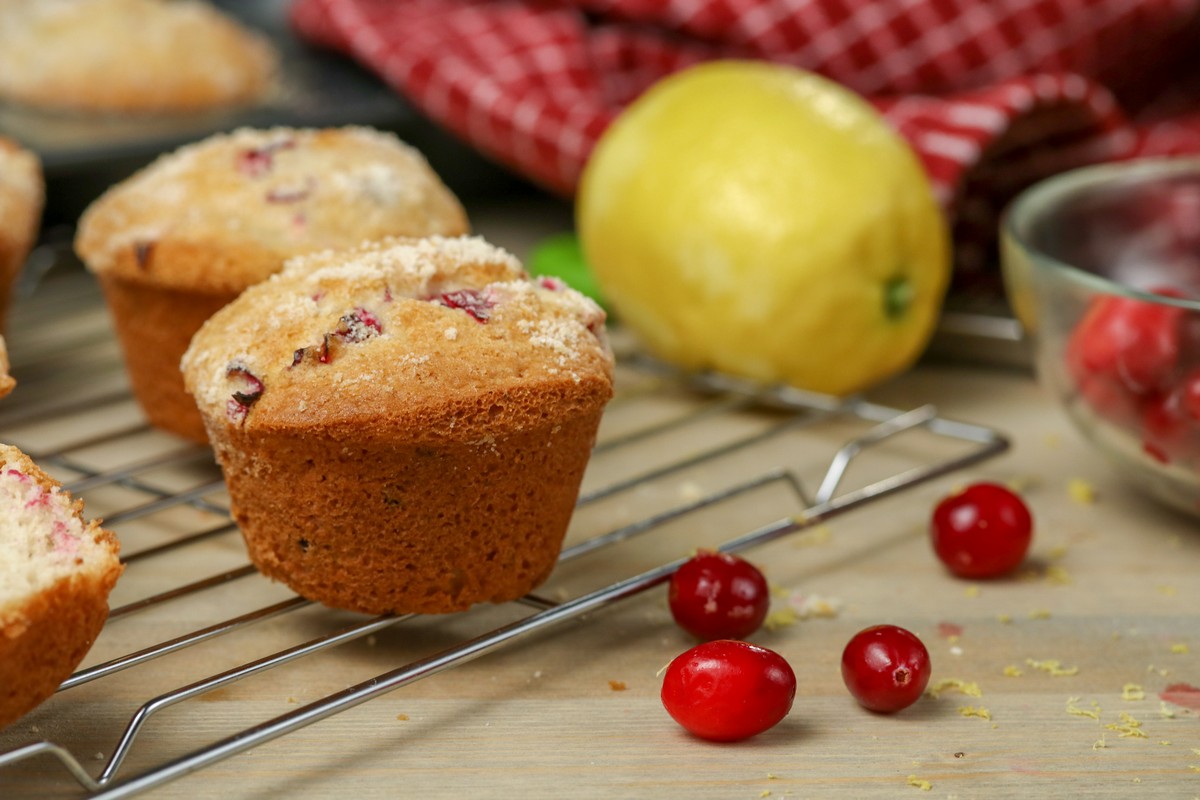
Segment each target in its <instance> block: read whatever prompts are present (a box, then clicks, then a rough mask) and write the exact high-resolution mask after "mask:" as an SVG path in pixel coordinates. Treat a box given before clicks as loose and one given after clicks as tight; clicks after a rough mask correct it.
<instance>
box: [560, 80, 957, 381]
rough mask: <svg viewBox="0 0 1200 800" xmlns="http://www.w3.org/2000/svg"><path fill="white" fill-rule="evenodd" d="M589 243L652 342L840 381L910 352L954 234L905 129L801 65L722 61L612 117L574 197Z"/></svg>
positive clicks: (777, 377) (685, 356)
mask: <svg viewBox="0 0 1200 800" xmlns="http://www.w3.org/2000/svg"><path fill="white" fill-rule="evenodd" d="M576 223H577V228H578V232H579V238H580V242H581V244H582V246H583V251H584V255H585V257H586V259H587V261H588V263H589V264H590V266H591V268H592V270H593V271H594V273H595V277H596V280H597V281H598V283H599V284H600V289H601V291H602V292H603V293H604V295H605V296H606V297H607V298H608V300H609V301H610V302H611V304H612V307H613V309H614V311H615V313H616V315H617V317H618V319H619V320H621V321H622V322H623V323H624V324H625V325H626V326H628V327H629V328H630V329H631V330H632V331H633V332H634V333H635V334H636V335H637V336H638V337H639V338H640V339H641V341H642V342H643V343H644V344H645V345H646V347H647V348H648V349H649V350H650V351H651V352H653V353H655V354H657V355H658V356H660V357H662V358H664V359H667V360H669V361H673V362H675V363H677V364H679V365H681V366H684V367H687V368H691V369H716V370H720V371H723V372H727V373H730V374H733V375H740V376H743V377H749V378H752V379H755V380H759V381H764V382H772V383H773V382H783V383H789V384H792V385H794V386H799V387H801V388H805V389H809V390H813V391H818V392H826V393H830V394H838V395H844V394H849V393H852V392H857V391H859V390H862V389H865V388H868V387H870V386H872V385H874V384H877V383H879V382H880V381H882V380H884V379H885V378H888V377H890V376H892V375H895V374H896V373H898V372H900V371H902V370H904V369H906V368H907V367H909V366H911V364H912V363H913V362H914V361H915V360H916V359H917V357H918V356H919V355H920V354H921V352H922V351H923V350H924V348H925V346H926V345H927V344H928V341H929V338H930V336H931V335H932V332H933V329H934V326H935V324H936V322H937V318H938V314H939V311H940V309H941V304H942V300H943V298H944V295H945V291H946V285H947V283H948V280H949V273H950V266H949V250H950V247H949V237H948V233H947V229H946V223H945V220H944V218H943V216H942V214H941V212H940V210H939V208H938V206H937V204H936V202H935V200H934V198H933V194H932V191H931V189H930V185H929V182H928V179H927V177H926V175H925V173H924V171H923V170H922V168H921V165H920V163H919V162H918V161H917V159H916V157H915V155H914V153H913V152H912V150H911V149H910V148H909V146H908V145H907V143H906V142H904V140H903V139H901V138H900V137H899V136H898V135H897V134H896V133H894V132H893V131H892V130H891V128H889V127H888V125H887V123H886V122H885V121H884V120H883V119H882V118H881V117H880V116H879V115H878V113H876V112H875V110H874V109H873V108H871V106H870V105H869V104H867V103H866V102H865V101H864V100H862V99H861V98H860V97H858V96H857V95H855V94H853V93H852V92H850V91H848V90H846V89H844V88H842V87H840V86H839V85H837V84H835V83H832V82H831V81H828V80H826V79H824V78H822V77H820V76H817V75H814V74H812V73H808V72H804V71H801V70H797V69H794V68H791V67H784V66H778V65H773V64H768V63H765V62H747V61H716V62H709V63H706V64H702V65H700V66H696V67H692V68H690V69H687V70H684V71H682V72H679V73H676V74H674V75H672V76H669V77H667V78H665V79H664V80H662V81H660V82H659V83H657V84H655V85H654V86H652V87H651V88H650V89H649V90H648V91H647V92H646V93H645V94H643V95H642V96H641V97H639V98H638V99H637V100H636V101H635V102H634V103H633V104H632V105H630V106H629V107H628V108H627V109H626V110H625V111H624V112H622V114H621V115H620V116H619V117H618V118H617V119H616V120H614V121H613V123H612V125H611V126H610V127H609V128H608V129H607V130H606V131H605V133H604V134H603V135H602V137H601V138H600V141H599V142H598V143H597V145H596V148H595V150H594V151H593V153H592V155H591V157H590V158H589V160H588V163H587V165H586V166H585V168H584V173H583V177H582V180H581V184H580V188H579V192H578V195H577V197H576Z"/></svg>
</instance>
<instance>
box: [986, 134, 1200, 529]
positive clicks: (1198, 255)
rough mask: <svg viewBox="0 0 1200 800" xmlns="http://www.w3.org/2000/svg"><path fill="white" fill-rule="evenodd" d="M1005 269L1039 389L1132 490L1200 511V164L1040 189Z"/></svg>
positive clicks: (1006, 248)
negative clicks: (1046, 392) (1056, 403)
mask: <svg viewBox="0 0 1200 800" xmlns="http://www.w3.org/2000/svg"><path fill="white" fill-rule="evenodd" d="M1001 264H1002V267H1003V271H1004V281H1005V286H1006V289H1007V293H1008V298H1009V300H1010V302H1011V304H1012V306H1013V310H1014V312H1015V313H1016V315H1017V317H1018V319H1020V321H1021V323H1022V326H1023V327H1024V329H1025V332H1026V334H1027V335H1028V338H1029V340H1030V341H1031V343H1032V345H1033V352H1034V357H1035V363H1036V368H1037V373H1038V378H1039V381H1040V382H1041V383H1043V384H1044V385H1045V386H1046V387H1047V388H1048V389H1049V390H1050V391H1051V392H1052V393H1053V395H1054V396H1055V398H1057V399H1058V400H1059V402H1061V404H1062V406H1063V408H1064V409H1065V410H1066V413H1067V416H1068V417H1069V418H1070V419H1071V421H1072V422H1073V423H1074V424H1075V425H1076V427H1077V428H1078V429H1079V430H1080V431H1081V432H1082V434H1083V436H1084V437H1085V438H1086V439H1087V441H1089V442H1090V443H1091V444H1092V445H1094V446H1095V447H1096V448H1097V450H1099V451H1100V452H1101V453H1103V454H1104V455H1105V456H1106V457H1107V458H1108V460H1109V461H1110V462H1112V464H1113V465H1114V467H1115V468H1116V470H1117V471H1118V472H1119V474H1120V475H1121V476H1122V477H1123V478H1124V479H1125V481H1126V482H1127V483H1129V484H1131V485H1133V486H1135V487H1137V488H1139V489H1140V490H1142V491H1143V492H1144V493H1146V494H1148V495H1150V496H1152V497H1155V498H1157V499H1158V500H1161V501H1163V502H1165V503H1167V504H1168V505H1170V506H1173V507H1174V508H1177V509H1180V510H1183V511H1185V512H1188V513H1191V514H1194V515H1200V159H1196V158H1174V159H1142V160H1134V161H1125V162H1119V163H1114V164H1104V165H1099V166H1093V167H1085V168H1082V169H1077V170H1073V171H1071V172H1066V173H1063V174H1061V175H1057V176H1054V177H1052V178H1049V179H1046V180H1044V181H1042V182H1040V183H1038V184H1035V185H1034V186H1032V187H1030V188H1028V189H1026V190H1025V191H1024V192H1022V193H1021V194H1020V195H1019V196H1018V197H1017V198H1016V199H1015V200H1014V201H1013V203H1012V204H1011V205H1010V206H1009V208H1008V209H1007V210H1006V212H1005V215H1004V220H1003V223H1002V228H1001Z"/></svg>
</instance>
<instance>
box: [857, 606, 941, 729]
mask: <svg viewBox="0 0 1200 800" xmlns="http://www.w3.org/2000/svg"><path fill="white" fill-rule="evenodd" d="M929 673H930V665H929V651H928V650H926V649H925V645H924V644H922V643H921V640H920V639H918V638H917V637H916V635H914V634H913V633H911V632H909V631H907V630H905V629H904V628H900V627H897V626H895V625H875V626H873V627H870V628H866V629H864V630H861V631H859V632H858V633H857V634H855V636H854V638H852V639H851V640H850V642H849V643H848V644H847V645H846V649H845V650H843V651H842V680H844V681H845V682H846V688H847V689H849V690H850V694H852V695H853V696H854V699H855V700H857V701H858V702H859V704H860V705H861V706H863V707H864V708H867V709H869V710H871V711H878V712H880V713H884V714H890V713H892V712H895V711H900V710H901V709H904V708H908V707H909V706H911V705H912V704H913V703H915V702H917V700H918V699H919V698H920V697H921V694H922V693H923V692H924V691H925V687H926V686H927V685H928V684H929Z"/></svg>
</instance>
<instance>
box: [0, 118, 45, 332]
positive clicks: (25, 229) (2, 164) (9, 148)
mask: <svg viewBox="0 0 1200 800" xmlns="http://www.w3.org/2000/svg"><path fill="white" fill-rule="evenodd" d="M45 195H46V189H45V184H44V182H43V178H42V167H41V162H40V161H39V160H38V157H37V156H36V155H34V154H33V153H32V152H30V151H29V150H26V149H25V148H23V147H21V146H20V145H18V144H17V143H16V142H14V141H12V140H10V139H5V138H4V137H2V136H0V220H3V225H0V332H3V331H4V330H5V329H6V326H7V319H8V311H9V306H10V305H11V304H12V291H13V284H14V283H16V280H17V277H18V276H19V275H20V273H21V267H22V266H23V265H24V264H25V259H26V257H27V256H28V255H29V251H30V250H31V249H32V248H33V244H34V242H36V241H37V235H38V228H39V225H40V223H41V219H42V207H43V205H44V204H45V199H46V197H45Z"/></svg>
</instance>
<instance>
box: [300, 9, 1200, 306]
mask: <svg viewBox="0 0 1200 800" xmlns="http://www.w3.org/2000/svg"><path fill="white" fill-rule="evenodd" d="M291 9H292V21H293V23H294V25H295V27H296V29H297V30H298V31H299V32H300V33H301V35H303V36H304V37H306V38H307V39H309V40H311V41H313V42H315V43H318V44H321V45H324V46H327V47H331V48H334V49H337V50H341V51H344V52H346V53H348V54H350V55H351V56H353V57H354V58H355V59H357V60H358V61H360V62H361V63H363V64H364V65H366V66H367V67H369V68H371V69H373V70H374V71H376V72H377V73H378V74H379V75H381V76H382V77H383V78H384V79H385V80H386V81H387V82H388V83H389V84H390V85H392V86H393V87H395V88H396V90H397V91H399V92H401V93H402V94H403V95H404V96H405V97H406V98H407V99H408V100H409V101H410V102H411V103H413V104H414V105H415V106H416V107H417V108H418V109H420V110H421V111H422V112H423V113H425V114H426V115H427V116H429V117H430V118H431V119H433V120H435V121H436V122H437V123H439V124H440V125H442V126H444V127H445V128H447V129H449V130H450V131H453V132H454V133H455V134H457V135H458V136H460V137H462V138H463V139H465V140H467V141H468V142H469V143H471V144H472V145H473V146H475V147H476V148H478V149H479V150H480V151H482V152H484V153H486V154H488V155H489V156H491V157H492V158H494V159H496V160H497V161H499V162H501V163H503V164H506V165H508V166H509V167H511V168H512V169H514V170H516V171H517V172H519V173H521V174H523V175H525V176H526V177H528V178H530V179H532V180H533V181H535V182H537V183H539V184H541V185H543V186H545V187H547V188H549V189H551V190H554V191H556V192H558V193H561V194H563V195H566V196H570V194H571V193H572V192H573V191H574V188H575V186H576V182H577V180H578V178H579V174H580V171H581V170H582V168H583V164H584V162H585V160H586V158H587V156H588V153H589V152H590V150H591V147H592V146H593V144H595V142H596V140H597V138H598V137H599V136H600V134H601V133H602V132H603V130H604V128H605V126H606V125H607V124H608V123H609V122H610V121H611V120H612V119H613V117H614V116H615V115H616V114H617V113H619V112H620V110H621V109H622V108H623V107H624V106H625V105H626V104H628V103H629V102H630V101H631V100H632V99H633V98H635V97H637V95H638V94H639V93H640V92H642V91H643V90H645V89H646V88H647V87H648V86H649V85H650V84H652V83H653V82H654V81H656V80H658V79H659V78H661V77H663V76H664V75H667V74H668V73H670V72H673V71H675V70H678V69H680V68H683V67H685V66H687V65H689V64H693V63H696V62H698V61H702V60H707V59H713V58H758V59H766V60H771V61H776V62H780V63H786V64H791V65H794V66H798V67H802V68H805V69H809V70H813V71H815V72H819V73H821V74H823V75H825V76H827V77H830V78H832V79H833V80H836V81H838V82H840V83H842V84H844V85H845V86H847V87H849V88H851V89H853V90H855V91H857V92H859V93H861V94H862V95H864V96H865V97H867V98H868V99H869V100H870V101H871V102H872V103H873V104H874V105H875V107H876V108H878V109H879V110H880V111H881V112H882V114H883V115H884V116H885V117H886V118H887V120H888V121H889V122H890V123H891V124H892V125H893V126H895V128H896V129H897V130H898V131H899V132H900V133H901V135H903V136H904V137H905V138H906V139H907V140H908V142H909V143H910V144H911V145H912V146H913V148H914V149H915V151H916V152H917V154H918V155H919V156H920V158H921V160H922V162H923V163H924V165H925V168H926V170H927V172H928V173H929V176H930V178H931V179H932V181H933V185H934V188H935V191H936V192H937V195H938V197H939V199H940V201H941V202H942V204H943V206H944V208H945V209H946V211H947V213H948V214H949V215H950V217H951V218H952V219H953V221H954V226H955V227H954V230H955V240H956V245H957V247H956V262H957V267H958V271H959V276H958V277H959V280H960V283H963V282H965V283H967V284H969V283H970V276H971V275H972V274H983V273H985V272H987V269H986V268H987V264H988V262H989V261H990V260H991V257H990V246H991V244H992V243H993V241H994V238H995V229H996V220H997V215H998V213H999V211H1000V209H1001V208H1002V207H1003V204H1004V203H1005V202H1006V201H1007V200H1008V199H1009V198H1011V196H1012V195H1013V194H1014V193H1015V192H1016V191H1019V190H1020V189H1021V188H1023V187H1024V186H1026V185H1028V184H1029V183H1031V182H1032V181H1034V180H1036V179H1038V178H1041V177H1044V176H1046V175H1048V174H1051V173H1054V172H1058V171H1061V170H1064V169H1068V168H1071V167H1074V166H1079V165H1082V164H1086V163H1092V162H1097V161H1104V160H1114V159H1122V158H1131V157H1135V156H1150V155H1157V156H1161V155H1174V154H1183V153H1200V0H558V1H557V2H554V1H552V0H495V1H494V2H481V1H479V0H297V1H296V2H295V4H294V5H293V6H292V7H291ZM964 278H966V279H967V280H965V281H964V280H963V279H964Z"/></svg>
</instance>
